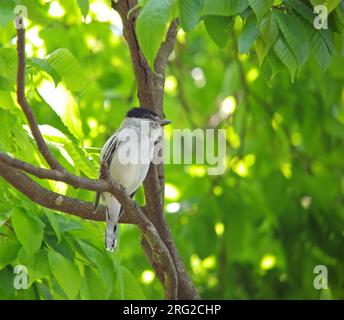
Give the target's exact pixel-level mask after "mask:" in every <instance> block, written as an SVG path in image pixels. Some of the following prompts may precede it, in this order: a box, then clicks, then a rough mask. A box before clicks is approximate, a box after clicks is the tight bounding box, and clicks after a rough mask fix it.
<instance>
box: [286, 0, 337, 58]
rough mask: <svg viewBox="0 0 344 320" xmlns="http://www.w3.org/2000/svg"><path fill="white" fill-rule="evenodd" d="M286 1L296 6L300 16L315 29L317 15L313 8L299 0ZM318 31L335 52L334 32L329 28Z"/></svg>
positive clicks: (330, 49)
mask: <svg viewBox="0 0 344 320" xmlns="http://www.w3.org/2000/svg"><path fill="white" fill-rule="evenodd" d="M286 3H288V4H289V5H290V6H291V7H292V8H294V9H295V11H296V12H297V13H298V14H299V15H300V16H302V17H303V18H305V19H306V20H307V21H308V22H309V23H310V26H311V27H312V29H314V26H313V23H314V17H315V16H314V13H313V11H312V9H311V8H309V7H308V6H307V5H305V4H304V3H302V2H301V1H299V0H286ZM318 32H320V34H321V36H322V37H323V39H324V40H325V42H326V44H327V47H328V49H329V51H330V53H331V54H332V53H333V52H334V45H333V36H332V32H331V31H330V30H329V29H327V30H326V29H320V30H318Z"/></svg>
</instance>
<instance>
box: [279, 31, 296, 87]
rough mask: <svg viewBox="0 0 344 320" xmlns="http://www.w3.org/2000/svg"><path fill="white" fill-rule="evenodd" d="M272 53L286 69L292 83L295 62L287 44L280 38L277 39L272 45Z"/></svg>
mask: <svg viewBox="0 0 344 320" xmlns="http://www.w3.org/2000/svg"><path fill="white" fill-rule="evenodd" d="M274 51H275V53H276V55H277V56H278V58H279V59H280V60H281V61H282V62H283V64H284V65H285V66H286V67H287V68H288V70H289V73H290V75H291V79H292V82H293V81H294V78H295V73H296V71H297V60H296V58H295V56H294V54H293V52H292V51H291V50H290V48H289V47H288V44H287V43H286V42H285V41H284V40H283V39H282V38H280V39H278V40H277V41H276V43H275V44H274Z"/></svg>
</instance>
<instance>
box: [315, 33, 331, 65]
mask: <svg viewBox="0 0 344 320" xmlns="http://www.w3.org/2000/svg"><path fill="white" fill-rule="evenodd" d="M310 43H311V50H312V55H313V56H314V58H315V60H316V62H317V64H318V66H319V68H320V69H321V71H322V72H324V71H325V70H327V69H328V68H329V66H330V64H331V60H332V57H331V54H330V52H329V50H328V47H327V45H326V43H325V41H324V39H323V38H322V37H321V35H320V33H319V32H318V31H315V30H312V32H310Z"/></svg>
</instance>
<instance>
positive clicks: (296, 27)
mask: <svg viewBox="0 0 344 320" xmlns="http://www.w3.org/2000/svg"><path fill="white" fill-rule="evenodd" d="M274 16H275V17H276V20H277V22H278V25H279V27H280V30H281V32H282V33H283V36H284V38H285V40H286V41H287V43H288V45H289V47H290V48H291V50H292V52H293V53H294V55H295V57H296V59H297V62H298V65H299V67H302V66H303V65H304V64H305V63H306V61H307V60H308V58H309V40H308V38H307V36H306V34H305V32H304V28H303V25H302V23H301V22H300V20H299V19H298V18H297V17H296V16H291V15H288V14H284V13H281V12H274Z"/></svg>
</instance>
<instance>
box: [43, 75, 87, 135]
mask: <svg viewBox="0 0 344 320" xmlns="http://www.w3.org/2000/svg"><path fill="white" fill-rule="evenodd" d="M37 90H38V92H39V94H40V95H41V97H42V98H43V99H44V101H45V102H46V103H47V104H48V105H49V106H50V107H51V108H52V109H53V110H54V111H55V112H56V113H57V114H58V115H59V117H60V118H61V120H62V122H63V123H64V125H65V126H66V127H67V128H68V130H69V131H70V132H71V133H72V134H73V135H74V136H75V137H76V138H77V139H79V140H81V139H82V138H83V131H82V122H81V119H80V111H79V106H78V104H77V102H76V100H75V99H74V97H73V96H72V95H71V94H70V93H69V92H68V90H66V88H65V87H64V86H63V85H62V84H59V85H58V86H57V87H56V88H55V87H54V85H53V84H52V83H51V82H49V81H47V80H44V81H43V82H42V83H41V85H40V86H39V88H38V89H37Z"/></svg>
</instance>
